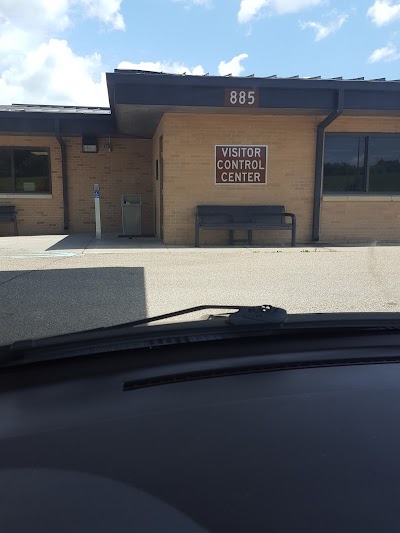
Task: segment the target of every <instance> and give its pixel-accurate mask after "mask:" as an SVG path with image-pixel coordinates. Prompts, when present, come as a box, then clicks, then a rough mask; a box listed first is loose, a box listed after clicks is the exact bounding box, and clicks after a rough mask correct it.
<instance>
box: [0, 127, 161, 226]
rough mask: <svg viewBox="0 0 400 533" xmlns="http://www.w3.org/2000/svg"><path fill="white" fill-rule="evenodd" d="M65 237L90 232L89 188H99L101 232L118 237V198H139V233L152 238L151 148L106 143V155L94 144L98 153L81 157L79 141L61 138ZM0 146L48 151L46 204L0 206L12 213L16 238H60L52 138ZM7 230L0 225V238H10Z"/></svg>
mask: <svg viewBox="0 0 400 533" xmlns="http://www.w3.org/2000/svg"><path fill="white" fill-rule="evenodd" d="M64 140H65V143H66V146H67V173H68V192H69V231H70V232H71V233H77V232H94V230H95V224H94V199H93V184H94V183H98V184H99V185H100V187H101V219H102V230H103V231H104V232H117V233H121V232H122V223H121V196H122V193H124V192H127V193H139V194H141V195H142V232H143V234H148V235H152V234H153V233H154V214H153V212H154V206H153V182H152V142H151V141H142V140H136V139H123V138H115V139H112V140H111V141H112V147H113V150H112V152H111V153H110V152H108V150H107V149H106V148H105V147H104V146H105V144H107V143H108V138H100V139H99V140H98V143H99V153H97V154H82V153H81V143H82V141H81V138H80V137H67V138H65V139H64ZM0 146H24V147H43V148H44V147H49V148H50V165H51V183H52V195H51V196H49V197H48V198H45V199H42V198H34V197H31V198H26V197H25V198H24V197H21V196H18V195H14V197H13V198H4V197H3V198H2V197H1V196H0V205H15V206H16V207H17V211H18V214H17V217H18V231H19V233H20V234H21V235H38V234H62V233H64V229H63V228H64V218H63V217H64V210H63V194H62V175H61V151H60V147H59V145H58V142H57V140H56V139H55V138H54V137H50V136H49V137H47V136H46V137H36V136H32V137H26V136H0ZM12 231H13V228H12V225H5V224H1V225H0V235H7V234H11V233H12Z"/></svg>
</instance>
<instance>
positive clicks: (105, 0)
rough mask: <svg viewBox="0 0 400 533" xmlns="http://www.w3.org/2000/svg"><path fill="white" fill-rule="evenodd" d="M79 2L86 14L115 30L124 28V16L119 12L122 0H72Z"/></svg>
mask: <svg viewBox="0 0 400 533" xmlns="http://www.w3.org/2000/svg"><path fill="white" fill-rule="evenodd" d="M73 1H75V2H77V3H78V4H79V3H81V4H82V5H83V7H85V8H86V9H85V10H86V14H87V16H89V17H92V18H98V19H100V20H101V21H102V22H105V23H106V24H109V25H110V26H111V27H112V28H114V29H115V30H125V22H124V18H123V16H122V14H121V12H120V8H121V2H122V0H73Z"/></svg>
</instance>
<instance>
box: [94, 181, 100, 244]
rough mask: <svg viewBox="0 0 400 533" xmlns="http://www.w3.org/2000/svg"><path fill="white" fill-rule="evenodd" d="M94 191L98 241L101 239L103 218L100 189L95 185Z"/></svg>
mask: <svg viewBox="0 0 400 533" xmlns="http://www.w3.org/2000/svg"><path fill="white" fill-rule="evenodd" d="M93 190H94V215H95V221H96V239H101V216H100V187H99V186H98V185H97V184H95V185H94V186H93Z"/></svg>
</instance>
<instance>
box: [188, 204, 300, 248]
mask: <svg viewBox="0 0 400 533" xmlns="http://www.w3.org/2000/svg"><path fill="white" fill-rule="evenodd" d="M288 218H289V219H290V222H289V221H288V220H287V219H288ZM201 229H214V230H215V229H223V230H229V242H230V244H231V245H232V244H234V242H235V241H234V231H235V230H247V232H248V233H247V242H248V244H250V245H251V244H253V230H263V229H280V230H291V231H292V241H291V244H292V246H295V245H296V216H295V215H294V214H293V213H286V212H285V208H284V206H283V205H198V206H197V208H196V223H195V246H200V244H199V243H200V239H199V233H200V230H201Z"/></svg>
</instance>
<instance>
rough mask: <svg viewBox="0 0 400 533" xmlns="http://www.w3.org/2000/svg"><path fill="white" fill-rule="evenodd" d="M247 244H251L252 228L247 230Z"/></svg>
mask: <svg viewBox="0 0 400 533" xmlns="http://www.w3.org/2000/svg"><path fill="white" fill-rule="evenodd" d="M247 244H249V245H250V246H252V244H253V230H251V229H249V231H248V232H247Z"/></svg>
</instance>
